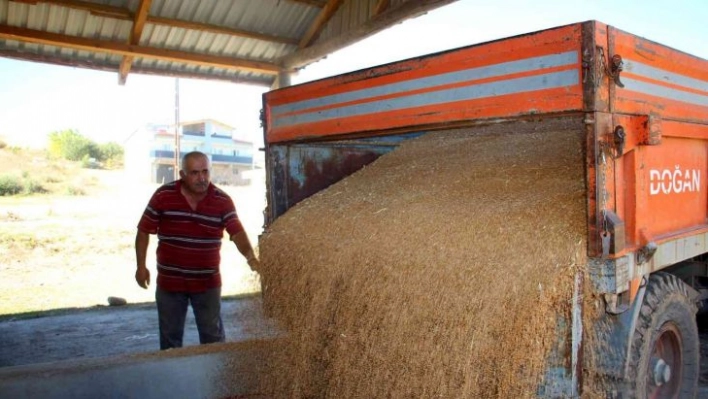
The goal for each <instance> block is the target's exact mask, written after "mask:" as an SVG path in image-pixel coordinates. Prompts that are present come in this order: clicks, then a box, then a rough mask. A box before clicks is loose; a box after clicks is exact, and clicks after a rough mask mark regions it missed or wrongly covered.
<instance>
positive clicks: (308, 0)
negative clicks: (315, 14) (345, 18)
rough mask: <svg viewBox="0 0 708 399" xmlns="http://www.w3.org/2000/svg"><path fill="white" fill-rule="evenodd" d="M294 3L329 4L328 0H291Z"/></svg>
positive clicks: (320, 5)
mask: <svg viewBox="0 0 708 399" xmlns="http://www.w3.org/2000/svg"><path fill="white" fill-rule="evenodd" d="M290 1H292V2H293V3H302V4H307V5H311V6H315V7H320V8H322V7H324V6H325V5H326V4H327V0H290Z"/></svg>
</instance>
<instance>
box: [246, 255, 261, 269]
mask: <svg viewBox="0 0 708 399" xmlns="http://www.w3.org/2000/svg"><path fill="white" fill-rule="evenodd" d="M248 266H249V267H250V268H251V270H253V271H254V272H257V271H258V270H260V268H261V261H259V260H258V258H256V257H255V256H254V257H253V258H251V259H248Z"/></svg>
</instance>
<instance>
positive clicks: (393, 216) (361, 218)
mask: <svg viewBox="0 0 708 399" xmlns="http://www.w3.org/2000/svg"><path fill="white" fill-rule="evenodd" d="M539 126H542V127H543V129H538V127H539ZM534 127H535V128H534ZM583 131H584V130H583V128H582V124H581V122H579V121H578V120H577V118H576V119H569V118H566V119H557V120H553V121H549V122H548V123H544V124H542V125H541V124H533V123H530V122H529V123H526V122H523V121H517V122H513V123H507V124H496V125H490V126H477V127H471V128H466V129H458V130H446V131H435V132H430V133H427V134H425V135H422V136H420V137H418V138H415V139H411V140H408V141H406V142H405V143H403V144H402V145H400V146H399V148H397V149H396V150H394V151H392V152H391V153H389V154H386V155H384V156H382V157H381V158H379V159H378V160H376V161H375V162H374V163H372V164H370V165H368V166H366V167H365V168H364V169H362V170H360V171H359V172H357V173H355V174H353V175H351V176H349V177H348V178H346V179H344V180H342V181H340V182H338V183H336V184H334V185H332V186H330V187H329V188H328V189H326V190H323V191H321V192H319V193H317V194H316V195H314V196H312V197H310V198H308V199H306V200H304V201H302V202H301V203H299V204H298V205H296V206H295V207H293V208H291V209H290V210H289V211H288V212H287V213H286V214H284V215H283V216H281V217H280V218H279V219H277V220H276V221H275V222H274V223H273V224H272V225H271V226H270V229H269V230H268V231H267V232H266V233H265V234H264V236H263V237H262V239H261V242H260V253H261V254H262V262H263V265H262V268H263V269H262V270H261V271H260V272H261V274H262V283H263V295H264V301H265V306H266V309H267V311H268V312H269V314H271V315H272V316H274V317H275V318H276V319H277V320H278V321H279V322H280V323H281V324H282V327H283V329H284V330H285V331H286V337H285V338H284V339H285V340H286V342H287V343H286V344H282V345H281V346H279V350H278V351H277V353H276V354H274V355H273V356H274V358H273V359H272V362H271V364H272V367H273V368H274V370H273V373H274V374H273V376H275V375H277V378H269V381H267V387H264V388H262V389H263V390H267V391H269V393H270V394H271V395H272V396H274V397H293V398H373V397H390V398H419V397H426V398H431V397H445V398H457V397H486V398H491V397H496V398H523V397H534V396H536V394H537V389H538V385H539V384H540V383H541V382H542V381H543V379H544V378H545V376H546V375H547V373H549V372H550V370H547V369H546V367H547V366H546V365H547V364H548V363H549V362H548V359H549V357H550V356H552V355H553V353H554V350H561V349H562V348H560V349H559V348H555V347H554V345H557V344H556V342H557V341H558V340H557V336H558V334H559V331H560V330H561V329H562V328H563V321H564V320H565V322H567V321H568V320H569V318H570V312H571V305H572V294H573V281H574V276H575V274H576V273H578V272H581V271H582V269H583V268H584V265H585V264H586V259H585V257H586V242H585V237H586V234H587V232H586V226H587V222H586V199H585V190H586V189H585V178H584V174H585V171H584V168H583V164H584V163H583V137H584V136H582V132H583ZM566 327H567V326H566ZM551 363H552V362H551Z"/></svg>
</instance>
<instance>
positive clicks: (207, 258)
mask: <svg viewBox="0 0 708 399" xmlns="http://www.w3.org/2000/svg"><path fill="white" fill-rule="evenodd" d="M181 184H182V183H181V181H179V180H177V181H174V182H172V183H168V184H165V185H163V186H161V187H160V188H158V189H157V190H156V191H155V193H154V194H153V195H152V198H150V202H149V203H148V206H147V207H146V208H145V211H144V212H143V215H142V217H141V218H140V222H139V223H138V230H140V231H142V232H144V233H148V234H157V238H158V244H157V286H158V287H160V288H161V289H163V290H165V291H172V292H202V291H205V290H208V289H211V288H217V287H221V274H220V273H219V263H220V261H221V255H220V250H221V240H222V239H223V237H224V229H226V231H227V232H228V233H229V236H232V235H234V234H236V233H238V232H240V231H243V226H242V225H241V222H240V221H239V220H238V216H237V215H236V208H235V206H234V203H233V201H232V200H231V197H229V195H228V194H226V193H225V192H223V191H222V190H221V189H219V188H217V187H216V186H214V185H213V184H211V183H210V184H209V188H208V190H207V195H206V197H204V199H202V200H201V201H200V202H199V204H197V209H196V210H192V208H191V207H190V206H189V203H188V202H187V199H186V198H185V197H184V196H183V195H182V193H181V192H180V187H181Z"/></svg>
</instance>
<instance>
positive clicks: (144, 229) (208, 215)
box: [135, 152, 259, 349]
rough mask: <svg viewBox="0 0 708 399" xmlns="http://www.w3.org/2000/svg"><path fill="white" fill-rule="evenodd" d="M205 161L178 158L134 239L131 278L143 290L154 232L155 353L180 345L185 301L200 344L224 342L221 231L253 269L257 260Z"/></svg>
mask: <svg viewBox="0 0 708 399" xmlns="http://www.w3.org/2000/svg"><path fill="white" fill-rule="evenodd" d="M209 167H210V165H209V158H208V157H207V156H206V155H205V154H203V153H201V152H190V153H188V154H186V155H185V156H184V157H183V158H182V168H181V169H180V171H179V175H180V180H177V181H174V182H172V183H168V184H165V185H163V186H161V187H160V188H158V189H157V190H156V191H155V193H154V194H153V196H152V198H151V199H150V202H149V203H148V206H147V207H146V208H145V211H144V212H143V215H142V217H141V218H140V222H139V223H138V232H137V235H136V236H135V254H136V257H137V266H138V268H137V270H136V272H135V280H136V281H137V283H138V285H139V286H141V287H143V288H145V289H147V287H148V285H149V284H150V272H149V271H148V269H147V267H146V265H145V259H146V255H147V248H148V244H149V241H150V234H157V238H158V240H159V241H158V244H157V289H156V290H155V302H156V303H157V313H158V318H159V325H160V349H169V348H179V347H181V346H182V337H183V335H184V322H185V317H186V315H187V307H188V305H189V304H190V303H191V305H192V311H193V313H194V319H195V321H196V323H197V329H198V331H199V342H200V343H202V344H207V343H212V342H224V326H223V323H222V321H221V275H220V274H219V263H220V260H221V258H220V253H219V251H220V249H221V240H222V237H223V234H224V229H226V232H227V233H228V234H229V237H231V241H233V242H234V243H235V244H236V248H237V249H238V251H239V252H241V254H242V255H243V256H244V257H245V258H246V259H247V261H248V265H249V266H250V267H251V269H253V270H258V266H259V261H258V258H256V256H255V254H254V253H253V248H252V247H251V243H250V241H249V240H248V236H247V235H246V232H245V231H244V229H243V226H242V225H241V222H240V221H239V219H238V216H237V215H236V208H235V207H234V203H233V201H232V200H231V198H230V197H229V196H228V195H227V194H226V193H225V192H223V191H222V190H220V189H219V188H217V187H216V186H214V185H213V184H212V183H211V181H210V177H209Z"/></svg>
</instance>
